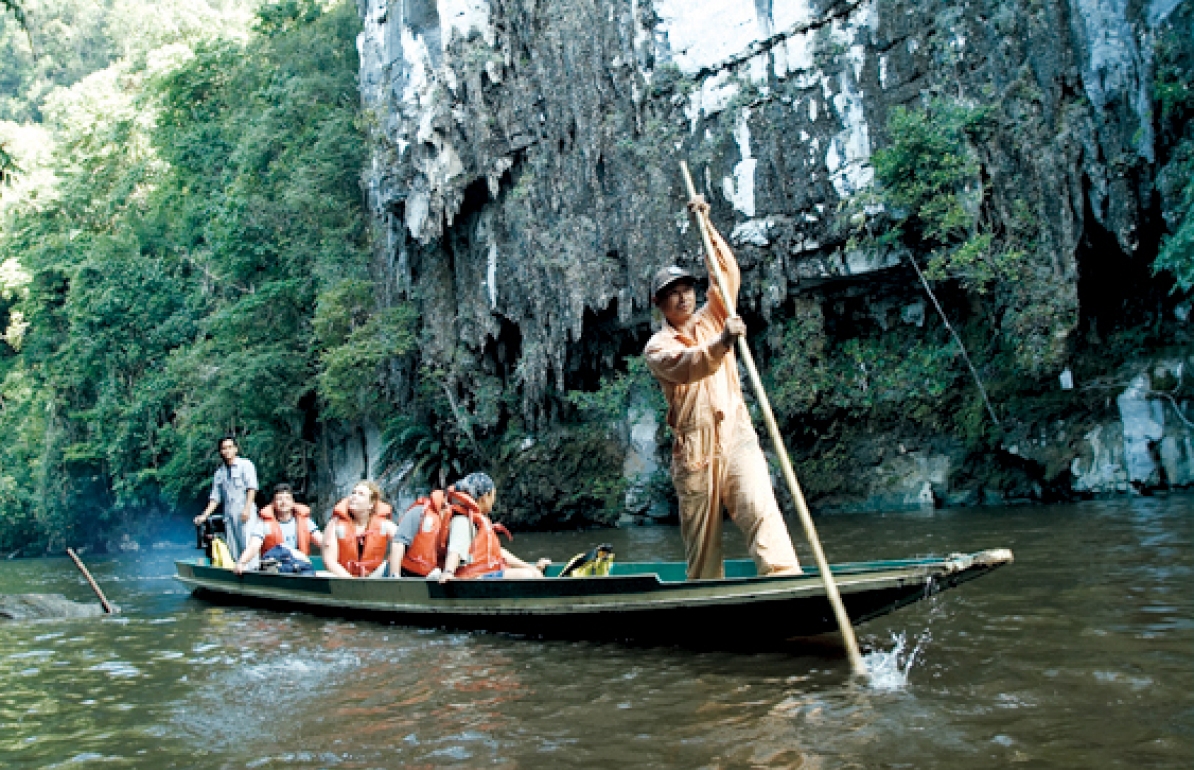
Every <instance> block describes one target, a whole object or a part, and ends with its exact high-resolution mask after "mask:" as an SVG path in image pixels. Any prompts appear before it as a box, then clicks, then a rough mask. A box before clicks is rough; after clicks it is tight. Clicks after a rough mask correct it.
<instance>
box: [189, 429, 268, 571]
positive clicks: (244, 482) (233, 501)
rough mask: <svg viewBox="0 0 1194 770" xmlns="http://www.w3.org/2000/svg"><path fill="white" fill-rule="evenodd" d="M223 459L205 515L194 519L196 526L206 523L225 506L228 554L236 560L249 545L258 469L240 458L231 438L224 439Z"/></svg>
mask: <svg viewBox="0 0 1194 770" xmlns="http://www.w3.org/2000/svg"><path fill="white" fill-rule="evenodd" d="M219 449H220V458H221V459H222V460H223V463H221V465H220V467H219V468H218V469H216V473H215V476H214V477H213V478H212V482H211V496H210V497H209V498H208V501H207V507H206V508H204V509H203V513H201V514H199V515H198V516H196V517H195V524H196V526H197V525H199V524H202V523H203V522H205V521H207V518H208V517H209V516H211V515H212V514H213V513H214V512H215V510H216V508H218V507H220V506H221V505H223V506H224V526H225V529H226V533H225V535H226V537H227V539H228V550H229V552H231V554H232V558H233V559H237V558H239V557H240V555H241V552H243V551H244V550H245V547H246V546H247V545H248V539H247V538H246V536H245V535H246V532H247V530H248V524H249V522H250V521H251V520H253V518H254V517H255V516H256V515H257V504H256V503H255V502H254V499H255V498H256V496H257V469H256V468H255V467H253V463H251V462H249V461H248V460H246V459H245V458H243V457H238V456H237V455H239V454H240V446H239V445H238V444H237V443H236V439H235V438H233V437H232V436H225V437H224V438H222V439H220V443H219Z"/></svg>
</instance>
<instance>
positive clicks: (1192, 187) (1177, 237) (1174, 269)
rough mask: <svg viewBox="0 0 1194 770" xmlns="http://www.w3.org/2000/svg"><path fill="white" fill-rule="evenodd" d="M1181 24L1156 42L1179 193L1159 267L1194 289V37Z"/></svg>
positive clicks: (1156, 88) (1158, 81)
mask: <svg viewBox="0 0 1194 770" xmlns="http://www.w3.org/2000/svg"><path fill="white" fill-rule="evenodd" d="M1179 34H1181V30H1180V28H1178V29H1171V30H1170V31H1169V32H1168V34H1165V35H1162V36H1160V37H1159V38H1158V40H1157V43H1156V76H1155V78H1154V81H1153V94H1154V98H1156V100H1157V103H1158V104H1159V105H1160V107H1161V110H1160V113H1161V116H1160V117H1161V128H1162V131H1161V136H1162V138H1165V137H1169V136H1172V137H1174V139H1175V142H1174V145H1175V146H1174V149H1173V152H1172V157H1171V159H1170V161H1169V163H1168V165H1167V168H1166V172H1168V174H1169V175H1171V177H1172V179H1171V181H1170V184H1172V186H1173V187H1174V188H1176V190H1177V191H1179V192H1178V194H1177V195H1176V196H1174V197H1176V198H1177V200H1176V201H1175V205H1174V207H1173V208H1174V211H1173V212H1172V213H1167V215H1166V216H1167V217H1169V218H1170V219H1171V222H1170V224H1171V232H1170V233H1169V234H1168V235H1166V236H1165V238H1164V239H1163V240H1162V242H1161V249H1160V251H1159V252H1158V254H1157V258H1156V260H1155V261H1154V262H1153V270H1154V271H1156V272H1160V271H1166V272H1169V273H1171V274H1172V275H1173V278H1174V280H1175V283H1176V286H1175V290H1181V291H1187V292H1188V291H1190V290H1191V289H1194V133H1192V132H1191V131H1190V119H1191V117H1194V73H1191V71H1190V67H1189V65H1190V63H1191V56H1190V53H1189V52H1188V50H1185V49H1188V48H1189V41H1188V40H1187V41H1185V45H1184V47H1183V45H1182V41H1180V40H1179V39H1178V37H1177V36H1178V35H1179Z"/></svg>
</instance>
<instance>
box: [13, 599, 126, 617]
mask: <svg viewBox="0 0 1194 770" xmlns="http://www.w3.org/2000/svg"><path fill="white" fill-rule="evenodd" d="M103 614H104V608H103V607H101V606H100V604H99V603H98V602H93V603H90V604H81V603H79V602H72V601H71V600H70V599H67V598H66V597H65V596H63V595H61V594H6V595H0V620H46V619H49V618H92V617H96V616H97V615H103Z"/></svg>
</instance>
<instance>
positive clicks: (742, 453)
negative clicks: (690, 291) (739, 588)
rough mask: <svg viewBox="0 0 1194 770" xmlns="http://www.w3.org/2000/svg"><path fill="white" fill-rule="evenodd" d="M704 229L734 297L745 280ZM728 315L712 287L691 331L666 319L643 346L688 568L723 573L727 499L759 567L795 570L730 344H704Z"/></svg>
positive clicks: (715, 236)
mask: <svg viewBox="0 0 1194 770" xmlns="http://www.w3.org/2000/svg"><path fill="white" fill-rule="evenodd" d="M709 234H710V238H711V239H712V241H713V244H714V248H715V250H716V251H717V257H718V261H719V262H720V263H721V269H722V273H723V275H725V278H726V284H727V287H728V289H729V291H730V292H731V293H732V294H733V299H734V300H735V304H737V298H738V287H739V286H740V285H741V282H742V280H741V274H740V273H739V271H738V263H737V261H735V259H734V255H733V253H732V252H731V251H730V248H729V246H728V245H727V244H726V242H725V241H724V240H723V239H722V237H721V235H720V234H719V233H718V232H717V230H716V229H715V228H714V227H713V226H712V225H710V226H709ZM711 274H712V273H711ZM727 317H728V312H727V310H726V305H725V303H724V302H723V301H722V298H721V292H720V291H719V290H718V289H717V288H716V287H715V286H714V287H710V289H709V295H708V300H707V302H706V303H705V304H704V305H703V306H702V307H701V308H700V309H699V310H697V311H696V313H694V314H693V323H692V324H691V328H690V330H689V333H690V334H691V336H689V335H686V334H683V333H681V332H679V331H678V330H676V329H675V328H674V327H672V325H671V324H669V323H668V322H667V321H666V320H665V321H664V323H663V328H662V329H661V330H660V331H658V332H656V333H655V335H654V336H652V337H651V339H650V341H649V342H648V343H647V347H646V350H645V351H644V355H645V356H646V359H647V367H648V368H649V369H650V370H651V373H652V374H653V375H655V379H657V380H659V384H660V385H661V386H662V387H663V394H664V397H665V398H666V399H667V402H668V414H667V422H668V425H670V426H671V428H672V431H673V432H674V434H675V443H674V444H673V446H672V482H673V483H674V484H675V486H676V496H677V497H678V498H679V501H680V534H681V535H682V536H683V538H684V550H685V555H686V557H687V559H688V577H689V579H690V580H691V579H695V578H719V577H724V576H725V566H724V565H723V563H722V551H721V507H722V506H723V505H724V506H725V507H726V510H728V511H729V514H730V518H731V519H732V520H733V521H734V523H735V524H737V525H738V527H739V528H740V529H741V530H742V532H743V534H745V535H746V540H747V544H748V546H749V548H750V555H751V557H752V558H754V560H755V564H756V565H757V567H758V572H759V574H760V575H770V574H793V573H798V572H799V571H800V563H799V562H798V561H797V559H796V552H795V550H794V549H793V548H792V540H791V538H790V537H789V535H788V530H787V527H785V526H784V520H783V515H782V514H781V513H780V510H779V504H778V503H777V502H776V500H775V492H774V490H772V488H771V476H770V474H769V473H768V470H767V459H766V457H764V455H763V450H762V449H761V448H760V447H759V437H758V435H756V434H755V430H754V427H753V426H752V425H751V422H750V413H749V412H748V411H747V409H746V403H745V402H744V401H743V400H742V388H741V385H740V384H739V381H738V365H737V363H736V362H735V360H734V352H733V350H730V351H728V352H726V353H725V355H724V356H721V357H717V356H716V355H715V353H714V352H712V351H711V350H710V348H712V347H713V346H714V344H715V343H716V342H717V340H718V338H719V337H720V336H721V332H722V329H723V328H724V326H725V321H726V318H727ZM720 349H721V348H720V346H718V350H720Z"/></svg>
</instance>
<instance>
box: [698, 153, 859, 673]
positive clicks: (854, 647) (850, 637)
mask: <svg viewBox="0 0 1194 770" xmlns="http://www.w3.org/2000/svg"><path fill="white" fill-rule="evenodd" d="M680 170H681V171H682V172H684V183H685V184H686V185H687V186H688V197H689V199H692V198H695V197H696V194H697V191H696V187H695V186H693V184H692V175H691V174H690V173H688V164H687V163H685V162H684V161H680ZM693 213H694V214H695V216H696V221H697V229H698V230H700V231H701V242H702V243H703V244H704V246H705V253H706V254H707V255H708V257H709V268H710V269H711V270H712V271H713V277H714V279H715V280H716V281H717V286H718V288H720V289H721V296H722V299H723V300H725V304H726V308H727V309H728V310H729V311H730V315H731V316H733V315H736V314H737V310H736V309H735V307H734V301H733V299H732V298H731V296H730V292H729V289H728V287H727V285H726V279H725V276H724V275H722V272H721V267H720V265H719V263H718V261H717V253H716V252H715V251H714V250H713V242H712V240H710V238H709V230H708V229H707V228H708V225H709V223H708V221H707V219H706V217H705V215H704V214H703V213H700V212H693ZM738 356H739V358H741V359H742V363H743V364H745V365H746V371H747V373H748V374H749V375H750V382H751V385H753V386H754V391H755V398H756V399H758V402H759V411H760V412H762V413H763V421H764V422H765V423H767V432H768V433H770V434H771V444H772V446H773V447H774V448H775V454H776V456H777V457H778V458H779V464H780V468H781V469H782V470H783V474H784V480H785V481H787V482H788V491H789V492H790V493H791V494H792V500H793V501H794V502H795V503H796V512H797V513H798V514H799V515H800V523H801V524H803V525H804V534H805V536H806V537H807V538H808V544H809V546H811V547H812V549H813V558H814V559H815V560H816V562H817V568H818V569H819V570H820V571H821V580H822V581H823V582H824V583H825V595H826V596H827V597H828V598H829V603H830V605H832V607H833V614H834V616H835V617H836V618H837V625H838V629H839V630H840V631H841V633H842V643H843V644H844V645H845V647H846V654H847V656H849V658H850V667H851V668H852V669H853V670H854V673H856V674H865V673H867V667H866V663H865V662H864V661H863V659H862V653H860V652H859V651H858V639H857V638H855V636H854V627H853V626H852V625H851V624H850V616H849V615H847V614H846V608H845V606H844V605H843V604H842V596H841V594H840V593H838V590H837V583H835V582H834V580H833V575H832V573H830V571H829V562H828V561H826V559H825V552H824V551H823V550H822V549H821V540H820V538H818V537H817V528H816V527H815V526H813V517H812V514H810V513H809V512H808V504H807V503H805V501H804V493H803V492H801V491H800V482H798V481H797V480H796V472H795V471H794V470H792V461H791V460H790V459H789V458H788V450H787V448H786V447H785V446H784V440H783V437H782V436H781V435H780V433H779V426H778V425H776V423H775V415H773V414H772V413H771V402H770V401H769V400H768V399H767V392H766V391H765V390H764V389H763V380H762V379H761V378H760V377H759V370H758V368H757V367H755V359H754V356H752V355H751V354H750V346H749V345H747V343H746V337H745V336H743V337H739V338H738Z"/></svg>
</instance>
